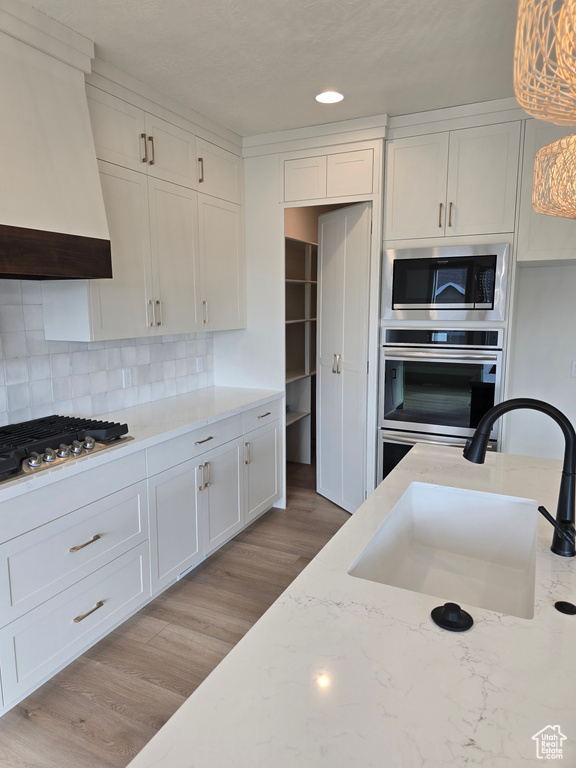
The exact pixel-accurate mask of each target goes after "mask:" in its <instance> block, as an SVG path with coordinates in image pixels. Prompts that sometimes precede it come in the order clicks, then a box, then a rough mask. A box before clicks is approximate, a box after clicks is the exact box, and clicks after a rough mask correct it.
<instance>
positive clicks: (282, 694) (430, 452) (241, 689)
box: [130, 445, 576, 768]
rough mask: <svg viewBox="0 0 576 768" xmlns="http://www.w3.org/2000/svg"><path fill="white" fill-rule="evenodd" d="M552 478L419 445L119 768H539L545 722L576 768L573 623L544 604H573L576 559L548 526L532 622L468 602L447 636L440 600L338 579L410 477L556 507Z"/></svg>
mask: <svg viewBox="0 0 576 768" xmlns="http://www.w3.org/2000/svg"><path fill="white" fill-rule="evenodd" d="M560 470H561V463H560V462H558V461H553V460H546V459H535V458H528V457H523V456H513V455H506V454H497V453H493V454H492V453H490V454H488V455H487V458H486V464H484V465H482V466H478V465H473V464H470V463H468V462H466V461H465V460H464V459H463V458H462V457H461V455H460V452H459V451H456V450H455V449H453V448H447V447H436V446H425V445H418V446H416V447H415V448H414V449H413V450H412V451H411V452H410V453H409V454H408V456H407V457H406V458H405V459H404V460H403V461H402V462H401V464H400V465H399V466H398V467H397V468H396V469H395V470H394V471H393V472H392V473H391V474H390V475H389V476H388V478H387V479H386V480H385V481H384V482H383V483H382V484H381V485H380V486H379V487H378V488H377V489H376V491H375V492H374V493H373V494H372V495H371V496H370V497H369V498H368V499H367V501H366V502H365V503H364V504H363V505H362V507H361V508H360V509H359V510H358V511H357V512H356V514H354V515H353V516H352V517H351V518H350V520H349V521H348V522H347V523H346V524H345V525H344V526H343V527H342V529H341V530H340V531H339V532H338V533H337V534H336V536H334V537H333V539H332V540H331V541H330V542H329V543H328V544H327V545H326V547H325V548H324V549H323V550H322V551H321V552H320V553H319V554H318V555H317V557H316V558H314V560H313V561H312V562H311V563H310V565H309V566H308V567H307V568H306V569H305V570H304V571H303V572H302V573H301V574H300V576H298V578H297V579H296V580H295V581H294V582H293V583H292V584H291V585H290V587H289V588H288V589H287V590H286V591H285V592H284V593H283V594H282V595H281V597H280V598H279V599H278V600H277V601H276V602H275V603H274V605H272V606H271V608H270V609H269V610H268V611H267V612H266V613H265V614H264V616H263V617H262V618H261V619H260V620H259V621H258V622H257V624H256V625H255V626H254V627H253V628H252V629H251V630H250V632H248V634H247V635H246V636H245V637H244V638H243V639H242V640H241V641H240V642H239V643H238V645H236V646H235V648H234V649H233V650H232V651H231V652H230V653H229V655H228V656H227V657H226V658H225V659H224V660H223V661H222V662H221V663H220V664H219V665H218V667H216V669H215V670H214V671H213V672H212V673H211V674H210V675H209V677H208V678H207V679H206V680H205V681H204V682H203V683H202V685H200V687H199V688H198V689H197V690H196V691H195V692H194V693H193V694H192V696H191V697H190V698H189V699H188V700H187V701H186V702H185V703H184V704H183V705H182V707H181V708H180V709H179V710H178V711H177V712H176V713H175V714H174V716H173V717H172V718H171V719H170V720H169V721H168V723H167V724H166V725H165V726H164V727H163V728H162V729H161V730H160V731H159V733H158V734H157V735H156V736H155V737H154V738H153V739H152V741H151V742H150V743H149V744H148V745H147V746H146V747H145V748H144V749H143V750H142V752H141V753H140V754H139V755H138V756H136V758H135V759H134V760H133V761H132V762H131V763H130V768H231V767H232V766H233V767H234V768H269V766H274V767H275V768H284V767H285V768H296V767H298V768H300V767H301V768H316V767H320V766H321V767H322V768H324V767H325V768H350V767H351V766H355V767H358V768H365V767H367V766H375V767H377V768H399V767H400V766H401V767H402V768H446V766H455V767H457V768H465V767H468V766H482V768H518V767H519V766H524V765H531V764H534V765H536V764H541V762H540V760H539V759H538V758H537V756H536V747H537V742H536V741H535V740H533V739H532V737H533V736H534V735H535V734H536V733H538V732H539V731H541V730H542V729H544V728H546V726H548V725H551V726H555V725H558V726H560V731H561V733H562V735H563V736H566V740H565V741H563V744H562V746H563V750H564V754H563V758H562V759H557V760H556V763H560V764H562V765H565V766H575V765H576V616H566V615H563V614H561V613H559V612H558V611H556V610H555V608H554V605H553V604H554V602H555V601H557V600H568V601H572V602H576V562H575V560H576V558H574V559H570V558H562V557H558V556H557V555H554V554H552V553H551V552H550V550H549V547H550V544H551V541H552V527H551V526H550V524H549V523H547V522H546V521H545V520H544V519H540V520H539V521H538V552H537V564H536V598H535V614H534V618H533V619H530V620H528V619H521V618H516V617H514V616H507V615H503V614H500V613H496V612H493V611H489V610H485V609H480V608H476V607H473V606H467V605H465V604H463V607H464V608H466V609H467V610H469V611H470V613H471V614H472V615H473V617H474V620H475V624H474V626H473V628H472V629H471V630H469V631H467V632H463V633H453V632H447V631H445V630H442V629H440V628H439V627H437V626H436V625H435V624H434V623H433V622H432V620H431V618H430V611H431V609H432V608H434V607H435V606H436V605H438V604H441V603H442V602H444V600H439V599H438V598H437V597H430V596H427V595H422V594H418V593H414V592H409V591H406V590H403V589H399V588H396V587H391V586H387V585H384V584H379V583H376V582H371V581H367V580H364V579H358V578H354V577H353V576H350V575H348V574H347V570H348V569H349V567H350V565H351V564H352V563H353V562H354V560H355V559H356V557H357V555H358V554H359V553H360V552H361V551H362V549H363V548H364V546H365V544H366V543H367V542H368V540H369V539H370V538H371V536H372V535H373V533H374V532H375V531H376V529H377V528H378V526H379V525H380V523H381V522H382V520H383V519H384V518H385V517H386V515H387V514H388V512H389V511H390V509H391V508H392V507H393V506H394V504H395V503H396V501H397V500H398V499H399V497H400V496H401V495H402V493H403V492H404V491H405V489H406V488H407V487H408V485H409V484H410V482H412V481H419V482H426V483H433V484H440V485H448V486H454V487H463V488H470V489H474V490H480V491H489V492H494V493H500V494H507V495H512V496H518V497H522V498H529V499H536V500H537V501H538V503H542V504H544V505H545V506H546V507H547V508H548V509H549V510H551V511H553V512H554V511H555V508H556V497H557V492H558V485H559V478H560ZM539 517H540V516H539ZM495 535H498V533H497V532H495ZM446 597H447V599H450V596H449V595H448V596H446Z"/></svg>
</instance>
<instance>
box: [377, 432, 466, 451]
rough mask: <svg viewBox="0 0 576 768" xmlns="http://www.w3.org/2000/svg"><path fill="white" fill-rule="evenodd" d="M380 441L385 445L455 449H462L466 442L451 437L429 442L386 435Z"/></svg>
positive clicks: (422, 438)
mask: <svg viewBox="0 0 576 768" xmlns="http://www.w3.org/2000/svg"><path fill="white" fill-rule="evenodd" d="M382 439H383V440H384V442H385V443H400V444H401V445H417V444H418V443H426V445H453V446H454V447H455V448H464V446H465V445H466V440H454V438H452V437H447V438H446V439H445V440H443V439H442V438H441V437H439V436H437V437H436V438H435V439H434V440H431V439H429V438H427V437H419V438H414V437H396V435H394V437H391V436H390V437H389V436H388V435H386V434H383V435H382Z"/></svg>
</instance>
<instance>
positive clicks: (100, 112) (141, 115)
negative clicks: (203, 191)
mask: <svg viewBox="0 0 576 768" xmlns="http://www.w3.org/2000/svg"><path fill="white" fill-rule="evenodd" d="M86 89H87V95H88V109H89V111H90V120H91V123H92V132H93V134H94V143H95V146H96V155H97V157H98V159H99V160H105V161H107V162H110V163H116V164H117V165H121V166H123V167H124V168H131V169H132V170H134V171H140V172H141V173H146V174H148V175H149V176H152V177H154V178H157V179H163V180H164V181H169V182H172V183H173V184H180V185H182V186H185V187H189V188H190V189H196V185H197V176H196V137H195V136H194V135H193V134H191V133H189V132H188V131H185V130H183V129H182V128H180V127H178V126H176V125H173V124H172V123H169V122H168V121H166V120H163V119H162V118H160V117H156V116H155V115H151V114H149V113H147V112H144V111H143V110H141V109H139V108H138V107H135V106H133V105H132V104H129V103H128V102H126V101H123V100H122V99H118V98H117V97H116V96H112V95H110V94H108V93H105V92H104V91H101V90H100V89H98V88H94V87H93V86H91V85H88V86H86Z"/></svg>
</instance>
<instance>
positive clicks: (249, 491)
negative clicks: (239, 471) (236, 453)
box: [244, 420, 282, 523]
mask: <svg viewBox="0 0 576 768" xmlns="http://www.w3.org/2000/svg"><path fill="white" fill-rule="evenodd" d="M281 450H282V449H281V433H280V422H279V421H277V420H276V421H273V422H271V423H270V424H265V425H264V426H262V427H260V428H258V429H255V430H253V431H252V432H248V433H247V434H245V435H244V462H245V463H244V466H245V480H246V483H245V485H246V488H245V512H246V514H245V522H246V523H250V522H252V520H255V519H256V518H257V517H258V515H260V514H261V513H262V512H265V511H266V510H267V509H270V507H271V506H272V504H273V503H274V502H275V501H276V500H277V499H278V498H279V497H280V486H281V472H280V470H281V463H280V455H281Z"/></svg>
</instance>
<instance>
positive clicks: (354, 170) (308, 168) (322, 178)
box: [284, 149, 374, 202]
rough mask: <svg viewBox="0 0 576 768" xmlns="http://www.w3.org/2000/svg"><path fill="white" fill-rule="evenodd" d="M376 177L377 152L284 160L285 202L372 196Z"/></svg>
mask: <svg viewBox="0 0 576 768" xmlns="http://www.w3.org/2000/svg"><path fill="white" fill-rule="evenodd" d="M373 177H374V150H373V149H359V150H354V151H352V152H338V153H336V154H332V155H317V156H315V157H303V158H296V159H294V160H284V200H285V201H286V202H292V201H298V200H322V199H325V198H331V197H344V196H348V195H371V194H372V192H373V191H374V181H373Z"/></svg>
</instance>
